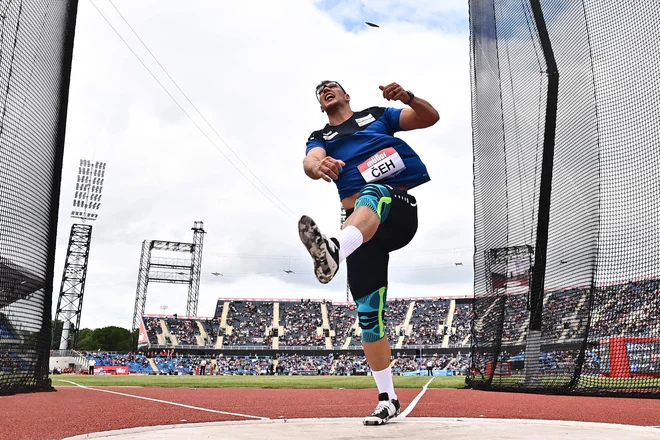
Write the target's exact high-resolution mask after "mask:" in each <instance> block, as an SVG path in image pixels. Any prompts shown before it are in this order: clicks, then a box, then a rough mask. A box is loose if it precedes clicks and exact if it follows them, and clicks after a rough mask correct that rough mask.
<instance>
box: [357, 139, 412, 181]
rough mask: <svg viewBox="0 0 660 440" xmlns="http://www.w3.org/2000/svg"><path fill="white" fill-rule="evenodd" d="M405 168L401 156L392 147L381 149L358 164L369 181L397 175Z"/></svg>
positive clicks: (361, 172)
mask: <svg viewBox="0 0 660 440" xmlns="http://www.w3.org/2000/svg"><path fill="white" fill-rule="evenodd" d="M405 169H406V166H405V165H404V164H403V160H402V159H401V156H399V153H397V151H396V150H395V149H394V148H392V147H388V148H385V149H383V150H380V151H379V152H378V153H376V154H374V155H373V156H372V157H370V158H369V159H367V160H366V161H364V162H363V163H361V164H360V165H358V170H360V174H362V178H363V179H364V181H365V182H367V183H370V182H376V181H378V180H381V179H385V178H386V177H392V176H395V175H397V174H399V173H400V172H401V171H403V170H405Z"/></svg>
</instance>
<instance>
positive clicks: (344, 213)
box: [339, 206, 351, 302]
mask: <svg viewBox="0 0 660 440" xmlns="http://www.w3.org/2000/svg"><path fill="white" fill-rule="evenodd" d="M340 220H341V222H340V224H339V229H341V228H343V227H344V222H345V221H346V210H345V209H344V207H343V206H342V207H341V215H340ZM350 293H351V289H350V287H349V286H348V268H347V269H346V302H348V301H349V297H350Z"/></svg>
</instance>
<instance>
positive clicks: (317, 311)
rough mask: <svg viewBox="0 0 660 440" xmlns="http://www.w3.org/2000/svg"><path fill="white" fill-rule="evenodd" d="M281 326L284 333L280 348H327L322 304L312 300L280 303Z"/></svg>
mask: <svg viewBox="0 0 660 440" xmlns="http://www.w3.org/2000/svg"><path fill="white" fill-rule="evenodd" d="M279 309H280V324H281V325H282V327H283V328H284V333H283V334H281V336H280V337H279V343H280V346H282V345H286V346H318V347H324V346H325V336H324V334H323V316H322V310H321V304H320V303H319V302H314V301H311V300H301V301H296V302H294V301H287V302H280V303H279Z"/></svg>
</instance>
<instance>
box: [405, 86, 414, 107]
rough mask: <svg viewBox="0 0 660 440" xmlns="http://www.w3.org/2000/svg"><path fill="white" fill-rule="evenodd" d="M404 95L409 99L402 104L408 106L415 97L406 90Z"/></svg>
mask: <svg viewBox="0 0 660 440" xmlns="http://www.w3.org/2000/svg"><path fill="white" fill-rule="evenodd" d="M406 93H407V94H408V96H410V99H409V100H408V102H404V104H405V105H410V103H411V102H413V99H415V95H414V94H413V92H411V91H410V90H406Z"/></svg>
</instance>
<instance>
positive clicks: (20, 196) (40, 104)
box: [0, 0, 77, 395]
mask: <svg viewBox="0 0 660 440" xmlns="http://www.w3.org/2000/svg"><path fill="white" fill-rule="evenodd" d="M76 11H77V1H65V0H51V1H46V0H30V1H19V0H3V1H1V2H0V395H2V394H12V393H17V392H27V391H39V390H48V389H51V385H50V381H49V378H48V359H49V349H50V338H51V333H50V330H51V322H50V321H51V301H52V293H53V265H54V260H55V238H56V230H57V216H58V204H59V198H60V180H61V172H62V157H63V152H64V130H65V122H66V108H67V99H68V91H69V78H70V72H71V56H72V50H73V33H74V26H75V17H76Z"/></svg>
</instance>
